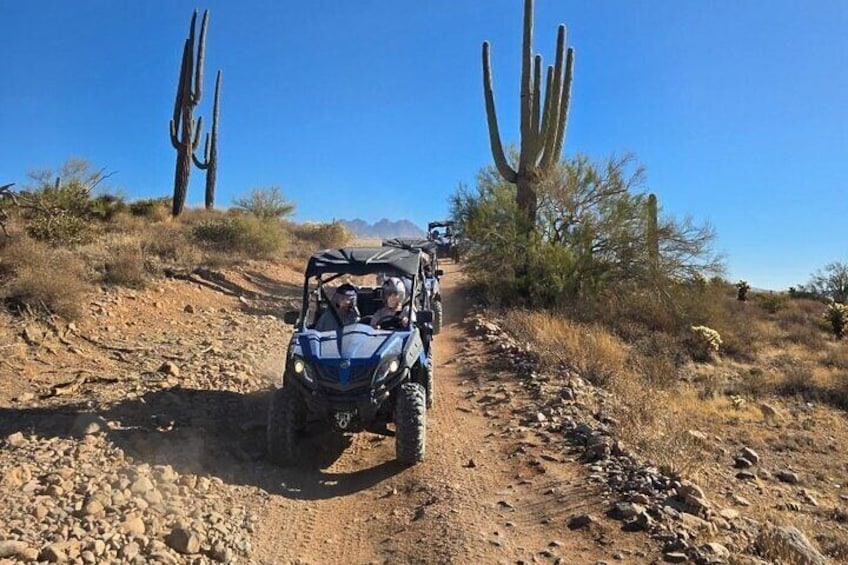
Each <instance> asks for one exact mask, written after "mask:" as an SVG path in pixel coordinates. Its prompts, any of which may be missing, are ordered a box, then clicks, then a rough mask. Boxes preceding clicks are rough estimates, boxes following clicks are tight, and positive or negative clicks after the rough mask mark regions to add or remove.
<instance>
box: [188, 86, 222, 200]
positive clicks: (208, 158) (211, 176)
mask: <svg viewBox="0 0 848 565" xmlns="http://www.w3.org/2000/svg"><path fill="white" fill-rule="evenodd" d="M220 90H221V71H220V70H219V71H218V76H217V77H216V78H215V103H214V105H213V107H212V133H211V135H210V134H208V133H207V134H206V148H205V149H204V151H203V161H201V160H200V159H198V158H197V156H196V155H195V154H194V152H192V154H191V158H192V160H193V161H194V164H195V165H197V168H198V169H200V170H205V171H206V209H207V210H211V209H212V208H213V207H214V206H215V179H216V178H217V176H218V100H219V98H218V95H219V94H220Z"/></svg>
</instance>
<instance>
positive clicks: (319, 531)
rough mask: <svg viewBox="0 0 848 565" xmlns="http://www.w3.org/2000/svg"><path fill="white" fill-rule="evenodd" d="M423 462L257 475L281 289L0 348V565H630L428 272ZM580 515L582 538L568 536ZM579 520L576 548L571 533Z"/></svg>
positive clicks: (316, 437) (575, 477)
mask: <svg viewBox="0 0 848 565" xmlns="http://www.w3.org/2000/svg"><path fill="white" fill-rule="evenodd" d="M446 270H447V273H446V276H445V278H444V281H443V292H444V296H445V299H444V300H445V316H446V318H445V321H446V324H445V328H444V330H443V332H442V333H441V334H440V335H439V336H438V337H437V341H436V347H437V349H436V353H435V362H436V364H435V366H436V379H437V380H436V382H437V400H436V406H435V407H434V409H433V410H432V411H431V412H430V413H429V415H428V438H427V460H426V461H425V462H424V463H423V464H421V465H418V466H416V467H413V468H405V467H401V466H399V465H397V464H396V463H395V462H394V441H393V438H391V437H388V436H385V435H378V434H371V433H361V434H357V435H341V434H337V433H334V432H332V431H330V430H328V429H326V428H323V427H321V426H315V427H313V429H310V433H309V436H308V438H307V439H306V445H305V449H304V450H303V460H302V461H301V462H300V464H299V465H297V466H295V467H294V468H291V469H279V468H276V467H274V466H273V465H271V464H270V463H268V462H267V461H266V460H265V458H264V421H265V407H266V405H267V400H268V396H269V391H270V388H271V386H273V382H274V380H275V379H276V377H277V374H278V373H279V371H280V368H281V366H282V362H281V360H282V358H283V354H284V349H285V344H286V342H287V339H288V335H289V330H288V329H286V328H285V327H284V326H282V324H281V322H280V319H279V318H280V313H281V311H282V310H283V309H285V307H286V305H287V304H288V303H294V302H295V301H296V299H297V296H298V292H299V291H298V286H297V279H298V275H297V274H296V273H292V272H291V271H288V270H286V269H283V268H280V267H277V268H276V270H275V269H273V268H272V269H270V270H267V269H266V270H262V269H261V268H257V269H250V268H244V269H239V270H236V271H234V272H232V273H227V274H226V276H224V275H221V274H215V273H200V274H195V275H192V276H190V277H183V278H181V279H175V280H168V281H165V282H163V283H162V284H161V285H159V286H158V287H157V288H154V289H148V290H145V291H138V292H130V291H125V290H120V291H116V290H109V291H104V292H103V294H102V295H100V296H98V297H96V298H95V299H94V300H93V301H92V304H91V307H90V316H88V317H87V318H86V319H84V320H82V321H80V322H79V323H78V324H77V325H72V326H67V325H55V324H54V325H52V326H51V325H44V324H35V323H32V322H28V323H23V322H18V321H12V320H8V323H7V324H6V325H7V326H8V327H11V328H13V329H14V331H13V332H10V333H7V334H5V335H6V336H7V337H6V340H7V341H8V342H9V343H3V344H0V345H2V346H3V347H4V349H3V350H2V351H4V352H6V351H8V352H11V353H10V354H9V355H4V357H3V363H2V367H0V383H2V385H0V438H5V439H3V440H2V450H0V500H2V501H3V503H2V504H0V563H27V562H38V561H41V562H65V563H157V562H158V563H214V562H231V563H264V564H278V563H279V564H282V563H322V564H323V563H345V564H350V563H520V562H524V563H533V562H540V563H557V562H559V563H575V564H578V563H596V562H598V561H601V560H604V561H608V562H612V561H615V562H623V563H648V562H651V561H653V560H655V559H657V557H658V556H660V554H659V553H658V551H657V548H656V544H655V542H652V541H651V540H650V539H649V538H648V537H647V536H646V535H645V534H643V533H624V532H622V531H621V524H620V523H619V522H615V521H613V520H611V519H607V518H605V517H604V512H605V511H606V510H608V509H609V502H608V500H606V499H605V496H606V495H605V491H604V490H602V487H601V486H590V484H595V483H592V482H591V481H590V480H589V473H590V472H591V469H590V468H587V466H586V465H583V464H581V463H578V461H577V457H576V456H573V455H570V454H569V453H570V452H569V448H568V446H567V445H566V443H565V440H564V438H563V437H562V434H561V433H557V432H555V431H552V430H553V427H552V426H549V425H547V422H546V418H547V417H546V416H545V415H544V414H542V413H540V412H538V406H537V405H536V404H535V403H534V400H533V399H532V395H531V394H530V391H528V390H526V389H525V388H524V385H522V383H521V382H520V381H518V380H516V379H515V378H514V374H512V373H510V372H508V371H504V372H499V370H498V369H497V368H496V366H497V364H493V363H492V360H493V359H492V358H493V356H495V357H497V355H498V353H496V352H497V351H498V350H497V349H496V348H493V347H492V344H491V342H490V341H486V340H484V339H482V338H480V337H479V336H476V335H475V333H474V331H473V327H472V326H471V325H470V324H468V323H466V318H467V314H468V312H467V310H468V307H469V302H468V301H467V299H466V298H465V297H464V296H463V294H462V286H461V280H462V274H461V271H459V269H458V268H457V267H456V266H452V265H447V266H446ZM589 514H591V517H590V516H589ZM580 516H587V518H588V519H589V522H590V523H588V524H583V526H586V527H579V528H578V527H576V526H577V525H579V524H576V523H574V522H572V524H571V525H572V527H574V529H570V528H569V527H567V524H568V523H569V521H570V520H572V519H573V518H575V517H580Z"/></svg>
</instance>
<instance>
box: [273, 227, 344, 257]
mask: <svg viewBox="0 0 848 565" xmlns="http://www.w3.org/2000/svg"><path fill="white" fill-rule="evenodd" d="M287 229H288V230H289V231H291V232H292V235H293V236H294V237H295V238H296V239H297V240H299V242H300V243H301V246H302V247H303V248H304V251H306V252H307V253H312V252H314V251H316V250H318V249H334V248H338V247H344V245H345V244H347V243H348V242H349V241H350V240H351V238H352V235H351V233H350V232H349V231H348V230H347V228H345V227H344V225H343V224H342V223H341V222H330V223H321V224H311V223H310V224H289V225H288V226H287Z"/></svg>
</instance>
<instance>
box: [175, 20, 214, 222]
mask: <svg viewBox="0 0 848 565" xmlns="http://www.w3.org/2000/svg"><path fill="white" fill-rule="evenodd" d="M208 21H209V10H206V11H204V12H203V22H202V23H201V24H200V38H199V39H198V42H197V59H196V60H195V49H194V44H195V41H194V38H195V34H194V32H195V24H196V23H197V10H195V11H194V14H192V16H191V26H190V28H189V33H188V37H187V38H186V40H185V44H184V45H183V58H182V63H181V65H180V78H179V81H178V82H177V97H176V100H175V102H174V117H173V118H172V119H171V145H173V146H174V149H176V150H177V167H176V170H175V172H174V205H173V210H172V214H173V216H175V217H176V216H179V215H180V214H182V211H183V207H184V206H185V200H186V192H187V191H188V180H189V175H190V174H191V161H192V156H193V154H194V152H195V151H196V150H197V146H198V144H199V143H200V130H201V128H202V126H203V118H199V119H198V120H197V123H196V124H195V121H194V108H195V107H197V105H198V104H199V103H200V97H201V95H202V85H203V56H204V53H205V48H206V24H207V23H208ZM213 176H214V175H213Z"/></svg>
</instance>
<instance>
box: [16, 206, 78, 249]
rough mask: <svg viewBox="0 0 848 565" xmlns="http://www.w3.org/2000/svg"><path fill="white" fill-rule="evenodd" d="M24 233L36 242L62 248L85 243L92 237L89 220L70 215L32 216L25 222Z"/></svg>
mask: <svg viewBox="0 0 848 565" xmlns="http://www.w3.org/2000/svg"><path fill="white" fill-rule="evenodd" d="M26 232H27V235H29V236H30V237H31V238H33V239H37V240H38V241H46V242H48V243H51V244H53V245H64V246H73V245H79V244H81V243H86V242H88V241H91V239H92V238H93V237H94V233H93V229H92V226H91V223H90V220H87V219H85V218H81V217H79V216H74V215H71V214H60V215H56V216H49V215H46V214H32V215H30V217H29V218H28V221H27V222H26Z"/></svg>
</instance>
